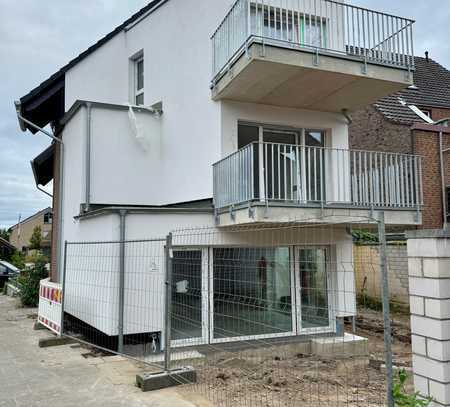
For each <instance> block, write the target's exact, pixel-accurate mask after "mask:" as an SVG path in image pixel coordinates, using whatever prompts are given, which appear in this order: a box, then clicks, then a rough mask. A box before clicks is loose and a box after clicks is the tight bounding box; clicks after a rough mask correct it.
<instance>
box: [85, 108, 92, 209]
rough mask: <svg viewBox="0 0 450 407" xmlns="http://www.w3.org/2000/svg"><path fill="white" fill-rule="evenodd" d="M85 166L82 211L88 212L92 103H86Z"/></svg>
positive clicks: (89, 199)
mask: <svg viewBox="0 0 450 407" xmlns="http://www.w3.org/2000/svg"><path fill="white" fill-rule="evenodd" d="M86 109H87V111H86V168H85V172H86V173H85V184H86V185H85V201H84V202H85V207H84V212H89V210H90V206H91V121H92V104H91V103H86Z"/></svg>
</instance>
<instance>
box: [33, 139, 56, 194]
mask: <svg viewBox="0 0 450 407" xmlns="http://www.w3.org/2000/svg"><path fill="white" fill-rule="evenodd" d="M54 160H55V144H53V143H52V144H50V146H49V147H47V148H46V149H45V150H44V151H43V152H42V153H40V154H39V155H38V156H37V157H36V158H34V159H33V160H32V161H31V168H32V169H33V175H34V180H35V181H36V185H43V186H45V185H47V184H48V183H49V182H50V181H51V180H52V179H53V164H54Z"/></svg>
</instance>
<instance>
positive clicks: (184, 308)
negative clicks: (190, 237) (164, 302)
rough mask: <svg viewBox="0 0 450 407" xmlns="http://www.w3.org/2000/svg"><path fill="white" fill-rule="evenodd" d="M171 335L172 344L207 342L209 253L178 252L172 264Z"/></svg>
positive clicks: (195, 251)
mask: <svg viewBox="0 0 450 407" xmlns="http://www.w3.org/2000/svg"><path fill="white" fill-rule="evenodd" d="M172 281H173V285H172V287H173V288H172V312H171V335H172V341H174V344H175V345H176V344H180V345H184V344H190V343H192V344H202V343H204V342H206V341H207V336H208V335H207V334H208V329H207V323H208V250H207V249H199V250H177V251H174V252H173V260H172Z"/></svg>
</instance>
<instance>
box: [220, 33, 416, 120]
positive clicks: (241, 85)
mask: <svg viewBox="0 0 450 407" xmlns="http://www.w3.org/2000/svg"><path fill="white" fill-rule="evenodd" d="M412 78H413V77H412V73H411V72H408V71H407V70H405V69H400V68H398V67H395V66H389V65H381V64H375V63H368V64H367V65H365V64H364V61H362V60H361V59H358V58H354V57H351V56H347V55H345V54H343V55H342V56H341V57H339V56H336V55H327V54H324V53H321V54H320V55H317V54H315V53H314V52H312V51H311V50H309V49H305V48H301V47H298V46H295V45H294V44H293V45H292V47H291V48H289V47H287V46H285V45H284V46H277V45H276V44H274V43H270V42H268V43H266V44H265V45H262V44H260V43H257V42H253V43H252V44H251V45H250V46H249V47H248V52H247V53H242V54H241V55H238V57H237V58H235V60H234V62H233V64H232V65H231V66H230V68H229V70H228V71H227V72H225V73H224V74H223V75H222V76H221V77H219V79H218V80H217V82H216V83H215V86H214V87H213V90H212V98H213V99H214V100H235V101H240V102H247V103H261V104H265V105H275V106H282V107H291V108H298V109H307V110H317V111H326V112H341V111H342V110H343V109H347V110H349V111H355V110H358V109H360V108H362V107H364V106H367V105H369V104H371V103H373V102H375V101H376V100H378V99H380V98H382V97H384V96H387V95H390V94H392V93H394V92H397V91H399V90H401V89H404V88H406V87H407V86H409V85H411V84H412V83H413V81H412Z"/></svg>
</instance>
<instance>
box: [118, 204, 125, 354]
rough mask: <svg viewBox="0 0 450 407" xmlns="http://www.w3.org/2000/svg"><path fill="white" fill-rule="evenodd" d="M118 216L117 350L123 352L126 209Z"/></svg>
mask: <svg viewBox="0 0 450 407" xmlns="http://www.w3.org/2000/svg"><path fill="white" fill-rule="evenodd" d="M119 216H120V243H119V244H120V249H119V324H118V325H119V326H118V338H119V343H118V347H117V351H118V353H120V354H123V332H124V307H125V237H126V235H125V218H126V216H127V211H126V210H125V209H122V210H120V211H119Z"/></svg>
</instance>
